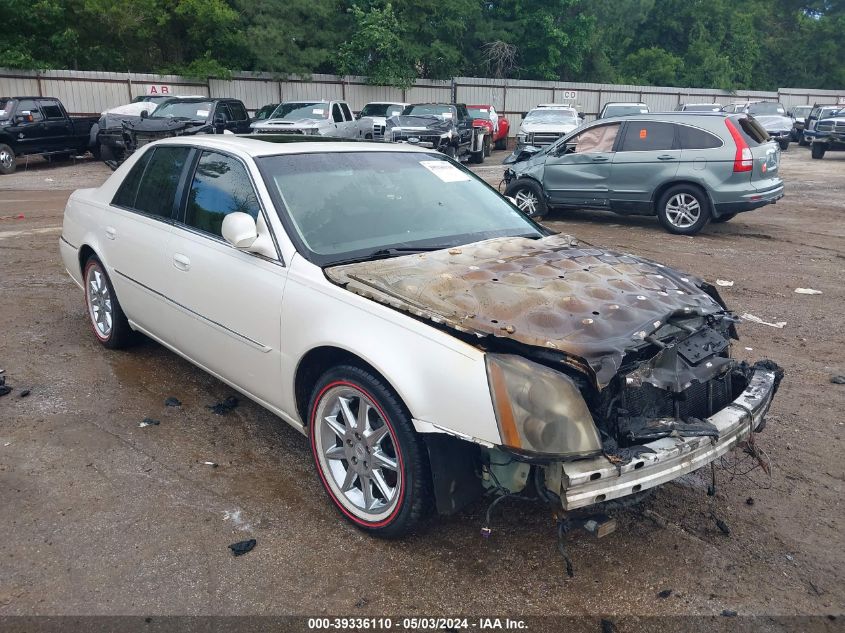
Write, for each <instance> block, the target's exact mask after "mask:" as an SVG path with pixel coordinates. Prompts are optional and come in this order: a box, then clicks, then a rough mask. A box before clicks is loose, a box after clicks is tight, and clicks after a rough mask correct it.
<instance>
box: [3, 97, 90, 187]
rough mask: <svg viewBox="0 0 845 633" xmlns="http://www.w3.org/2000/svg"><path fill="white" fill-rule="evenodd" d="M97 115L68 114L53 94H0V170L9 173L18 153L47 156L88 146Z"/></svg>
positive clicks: (52, 157)
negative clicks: (74, 115)
mask: <svg viewBox="0 0 845 633" xmlns="http://www.w3.org/2000/svg"><path fill="white" fill-rule="evenodd" d="M96 122H97V117H71V116H68V113H67V111H66V110H65V107H64V106H63V105H62V102H61V101H59V100H58V99H54V98H52V97H0V174H11V173H13V172H14V171H15V168H16V167H17V157H18V156H26V155H30V154H40V155H42V156H44V157H45V158H46V159H47V160H58V159H66V158H68V157H70V156H73V155H76V154H83V153H85V152H86V151H87V150H88V149H95V148H92V146H91V128H92V127H93V126H94V124H95V123H96Z"/></svg>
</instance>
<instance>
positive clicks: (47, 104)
mask: <svg viewBox="0 0 845 633" xmlns="http://www.w3.org/2000/svg"><path fill="white" fill-rule="evenodd" d="M41 111H42V112H43V113H44V117H45V118H46V119H47V120H48V121H49V120H51V119H52V120H54V121H55V120H56V119H62V120H63V119H64V118H65V115H64V114H62V108H61V106H60V105H59V102H58V101H42V102H41Z"/></svg>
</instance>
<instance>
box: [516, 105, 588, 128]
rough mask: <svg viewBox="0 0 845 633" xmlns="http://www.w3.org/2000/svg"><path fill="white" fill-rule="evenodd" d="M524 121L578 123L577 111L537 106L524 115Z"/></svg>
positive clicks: (562, 123)
mask: <svg viewBox="0 0 845 633" xmlns="http://www.w3.org/2000/svg"><path fill="white" fill-rule="evenodd" d="M524 121H525V122H526V123H560V124H561V125H578V123H579V121H578V113H577V112H575V110H569V109H568V108H567V109H563V108H538V109H536V110H531V112H529V113H528V116H526V117H525V119H524Z"/></svg>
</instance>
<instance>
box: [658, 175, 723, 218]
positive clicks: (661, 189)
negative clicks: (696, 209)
mask: <svg viewBox="0 0 845 633" xmlns="http://www.w3.org/2000/svg"><path fill="white" fill-rule="evenodd" d="M676 185H687V186H689V187H695V188H696V189H699V190H700V191H701V192H702V193H703V194H704V197H705V198H706V199H707V204H709V205H710V211H711V212H712V211H713V200H711V199H710V194H709V193H708V192H707V188H706V187H703V186H702V185H700V184H699V183H697V182H693V181H692V180H673V181H671V182H666V183H663V184H662V185H660V186H659V187H658V188H657V189H655V190H654V197H653V198H652V199H651V202H652V205H653V207H654V208H653V211H654V212H655V213H656V212H657V202H658V201H659V200H660V198H661V197H663V194H664V193H666V190H667V189H669V188H670V187H674V186H676Z"/></svg>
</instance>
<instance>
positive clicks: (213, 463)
mask: <svg viewBox="0 0 845 633" xmlns="http://www.w3.org/2000/svg"><path fill="white" fill-rule="evenodd" d="M203 465H204V466H211V467H212V468H217V463H216V462H203Z"/></svg>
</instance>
